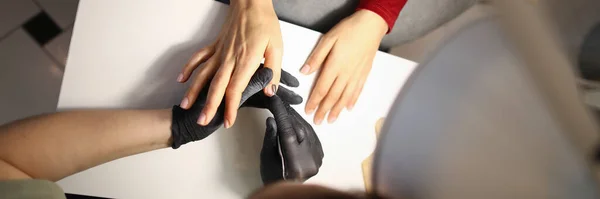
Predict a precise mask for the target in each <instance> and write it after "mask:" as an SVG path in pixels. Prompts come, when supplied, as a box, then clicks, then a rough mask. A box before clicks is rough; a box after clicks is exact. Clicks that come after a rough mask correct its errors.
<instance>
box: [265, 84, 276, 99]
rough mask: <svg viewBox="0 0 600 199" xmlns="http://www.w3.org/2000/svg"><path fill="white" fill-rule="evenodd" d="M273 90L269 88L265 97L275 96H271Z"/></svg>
mask: <svg viewBox="0 0 600 199" xmlns="http://www.w3.org/2000/svg"><path fill="white" fill-rule="evenodd" d="M273 89H274V88H273V86H271V88H269V89H267V95H269V97H271V96H273V95H275V94H273Z"/></svg>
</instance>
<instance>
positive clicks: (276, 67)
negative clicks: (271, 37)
mask: <svg viewBox="0 0 600 199" xmlns="http://www.w3.org/2000/svg"><path fill="white" fill-rule="evenodd" d="M282 56H283V49H282V48H281V47H275V46H273V45H272V44H269V45H268V46H267V49H266V51H265V64H264V66H265V67H266V68H270V69H271V70H273V79H271V82H270V83H269V85H268V86H267V87H266V88H265V89H264V92H265V95H267V96H269V97H270V96H273V95H275V93H277V89H278V86H279V79H280V78H281V57H282Z"/></svg>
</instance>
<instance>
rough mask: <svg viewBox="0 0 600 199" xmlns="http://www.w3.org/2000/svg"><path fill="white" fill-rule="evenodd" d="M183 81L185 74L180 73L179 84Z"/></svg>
mask: <svg viewBox="0 0 600 199" xmlns="http://www.w3.org/2000/svg"><path fill="white" fill-rule="evenodd" d="M182 81H183V74H181V73H179V76H177V82H182Z"/></svg>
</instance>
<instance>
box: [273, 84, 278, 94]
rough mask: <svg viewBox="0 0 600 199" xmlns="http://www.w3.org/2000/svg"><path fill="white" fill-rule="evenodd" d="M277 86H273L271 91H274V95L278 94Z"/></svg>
mask: <svg viewBox="0 0 600 199" xmlns="http://www.w3.org/2000/svg"><path fill="white" fill-rule="evenodd" d="M277 88H278V87H277V85H275V84H273V85H271V90H273V95H275V94H277Z"/></svg>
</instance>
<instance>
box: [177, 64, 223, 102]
mask: <svg viewBox="0 0 600 199" xmlns="http://www.w3.org/2000/svg"><path fill="white" fill-rule="evenodd" d="M217 61H218V59H211V60H209V61H208V62H207V63H206V65H204V67H202V68H200V71H199V72H198V73H197V74H196V78H195V79H194V81H193V82H192V85H190V88H188V90H187V91H186V93H185V95H184V96H183V99H182V100H181V103H180V105H179V106H180V107H181V108H183V109H189V108H190V107H192V104H194V103H195V102H196V99H197V98H198V94H199V93H200V91H201V90H202V88H204V86H205V85H206V82H208V80H209V79H210V78H211V77H212V76H213V75H214V74H215V72H216V71H217V64H218V62H217Z"/></svg>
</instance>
